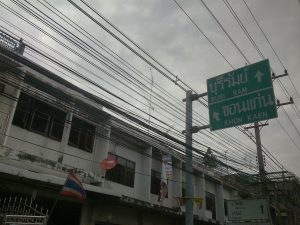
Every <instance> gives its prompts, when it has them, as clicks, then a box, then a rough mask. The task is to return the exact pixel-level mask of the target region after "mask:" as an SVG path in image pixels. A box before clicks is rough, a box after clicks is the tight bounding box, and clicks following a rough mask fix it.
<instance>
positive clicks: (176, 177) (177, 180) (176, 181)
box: [170, 162, 182, 207]
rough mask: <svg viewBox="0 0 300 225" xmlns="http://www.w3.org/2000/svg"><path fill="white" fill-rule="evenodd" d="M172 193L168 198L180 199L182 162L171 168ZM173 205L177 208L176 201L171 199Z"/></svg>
mask: <svg viewBox="0 0 300 225" xmlns="http://www.w3.org/2000/svg"><path fill="white" fill-rule="evenodd" d="M171 183H172V192H171V195H170V196H174V197H182V162H178V163H176V164H175V167H173V181H172V182H171ZM173 205H174V206H176V207H177V206H178V204H177V201H176V199H173Z"/></svg>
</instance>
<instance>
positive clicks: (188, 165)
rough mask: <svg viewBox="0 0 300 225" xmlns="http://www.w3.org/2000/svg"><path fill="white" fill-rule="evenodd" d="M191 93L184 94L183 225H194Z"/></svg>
mask: <svg viewBox="0 0 300 225" xmlns="http://www.w3.org/2000/svg"><path fill="white" fill-rule="evenodd" d="M192 110H193V104H192V91H190V90H188V91H187V92H186V120H185V143H186V147H185V184H186V187H185V192H186V197H187V198H186V204H185V225H193V224H194V212H193V211H194V202H193V197H194V187H193V184H192V178H193V177H192V174H193V164H192V161H193V156H192V138H193V137H192V135H193V133H192V126H193V124H192V123H193V121H192V116H193V113H192Z"/></svg>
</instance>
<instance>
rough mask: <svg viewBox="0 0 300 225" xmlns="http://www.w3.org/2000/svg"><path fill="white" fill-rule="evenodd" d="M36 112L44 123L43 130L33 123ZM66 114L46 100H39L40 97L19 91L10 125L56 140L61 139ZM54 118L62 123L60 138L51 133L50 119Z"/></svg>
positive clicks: (35, 118)
mask: <svg viewBox="0 0 300 225" xmlns="http://www.w3.org/2000/svg"><path fill="white" fill-rule="evenodd" d="M45 108H46V109H45ZM38 114H41V115H42V117H40V118H39V119H40V120H44V121H45V123H46V126H45V128H44V131H41V130H38V129H37V127H35V125H34V123H35V122H36V120H37V118H38V117H39V115H38ZM66 116H67V113H66V112H64V111H62V110H60V109H58V108H56V107H54V106H52V105H50V104H48V103H46V102H43V101H41V100H40V99H37V98H35V97H32V96H31V95H29V94H26V93H24V92H21V93H20V96H19V100H18V104H17V106H16V110H15V113H14V117H13V121H12V125H15V126H18V127H21V128H23V129H26V130H29V131H31V132H33V133H37V134H40V135H43V136H45V137H48V138H51V139H54V140H56V141H61V140H62V136H63V131H64V124H65V120H66ZM17 117H18V118H17ZM43 117H45V118H43ZM55 119H57V120H61V122H62V125H63V126H62V130H61V137H60V138H58V137H55V136H53V135H51V134H52V131H53V125H52V123H53V122H52V121H53V120H55Z"/></svg>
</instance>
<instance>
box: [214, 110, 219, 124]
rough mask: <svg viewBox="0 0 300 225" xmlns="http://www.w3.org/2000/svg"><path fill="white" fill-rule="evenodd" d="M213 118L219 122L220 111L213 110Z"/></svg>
mask: <svg viewBox="0 0 300 225" xmlns="http://www.w3.org/2000/svg"><path fill="white" fill-rule="evenodd" d="M213 119H214V120H216V121H217V122H219V121H220V113H217V112H214V113H213Z"/></svg>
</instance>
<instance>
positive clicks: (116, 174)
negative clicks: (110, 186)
mask: <svg viewBox="0 0 300 225" xmlns="http://www.w3.org/2000/svg"><path fill="white" fill-rule="evenodd" d="M110 155H111V156H114V157H115V159H116V161H117V165H116V166H115V167H114V168H112V169H110V170H107V171H106V174H105V179H107V180H109V181H112V182H115V183H119V184H122V185H125V186H128V187H132V188H133V187H134V179H135V167H136V163H135V162H134V161H131V160H129V159H126V158H124V157H122V156H118V155H115V154H112V153H109V154H108V156H110ZM119 159H122V160H125V165H122V164H120V163H118V161H119ZM128 162H130V163H132V164H133V168H129V167H128V165H127V163H128Z"/></svg>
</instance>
